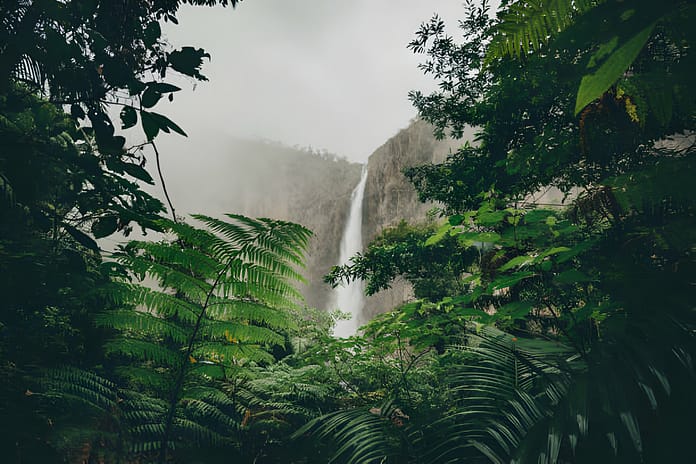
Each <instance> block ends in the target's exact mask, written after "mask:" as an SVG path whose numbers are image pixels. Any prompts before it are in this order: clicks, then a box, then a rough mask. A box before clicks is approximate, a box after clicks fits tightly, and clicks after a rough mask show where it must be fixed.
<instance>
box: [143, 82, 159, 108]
mask: <svg viewBox="0 0 696 464" xmlns="http://www.w3.org/2000/svg"><path fill="white" fill-rule="evenodd" d="M160 98H162V94H161V93H159V92H158V91H157V90H156V89H155V88H154V87H153V86H151V85H148V86H147V89H145V92H143V94H142V96H141V97H140V103H142V105H143V107H145V108H152V107H153V106H155V105H156V104H157V102H158V101H160Z"/></svg>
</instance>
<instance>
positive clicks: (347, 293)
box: [334, 165, 367, 338]
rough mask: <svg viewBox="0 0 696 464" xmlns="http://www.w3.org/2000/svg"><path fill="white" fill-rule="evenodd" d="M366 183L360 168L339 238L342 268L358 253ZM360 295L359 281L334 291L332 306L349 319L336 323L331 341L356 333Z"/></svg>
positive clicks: (359, 310)
mask: <svg viewBox="0 0 696 464" xmlns="http://www.w3.org/2000/svg"><path fill="white" fill-rule="evenodd" d="M366 182H367V165H363V168H362V174H361V175H360V182H358V185H357V186H356V187H355V189H354V190H353V193H351V195H350V212H349V214H348V222H346V228H345V230H344V231H343V237H342V238H341V253H340V255H339V265H341V266H342V265H344V264H346V263H347V262H348V261H349V260H350V258H351V257H352V256H355V254H356V253H359V252H361V251H362V210H363V198H364V197H365V184H366ZM364 291H365V284H364V282H363V281H362V280H353V281H352V282H351V283H350V284H348V285H341V286H339V287H336V291H335V306H337V307H338V308H339V309H340V310H341V311H343V312H347V313H350V315H351V318H350V320H347V321H337V322H336V327H335V328H334V336H335V337H338V338H346V337H350V336H351V335H355V332H357V330H358V323H359V319H360V317H361V316H362V310H363V305H364V301H365V294H364Z"/></svg>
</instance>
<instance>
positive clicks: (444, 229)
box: [425, 223, 452, 246]
mask: <svg viewBox="0 0 696 464" xmlns="http://www.w3.org/2000/svg"><path fill="white" fill-rule="evenodd" d="M451 230H452V226H451V225H450V224H449V223H446V224H444V225H442V226H441V227H440V228H439V229H438V230H437V232H436V233H435V234H434V235H432V236H430V237H429V238H428V240H426V241H425V246H430V245H435V244H436V243H440V242H441V241H442V240H443V239H444V238H445V237H446V236H448V235H449V234H450V231H451Z"/></svg>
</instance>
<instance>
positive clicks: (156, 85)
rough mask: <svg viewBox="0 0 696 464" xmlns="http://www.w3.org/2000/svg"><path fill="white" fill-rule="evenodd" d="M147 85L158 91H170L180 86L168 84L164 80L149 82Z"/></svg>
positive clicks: (176, 89) (177, 89)
mask: <svg viewBox="0 0 696 464" xmlns="http://www.w3.org/2000/svg"><path fill="white" fill-rule="evenodd" d="M148 85H149V86H150V87H152V88H153V89H155V90H156V91H157V92H159V93H171V92H178V91H179V90H181V87H177V86H176V85H172V84H168V83H166V82H150V83H148Z"/></svg>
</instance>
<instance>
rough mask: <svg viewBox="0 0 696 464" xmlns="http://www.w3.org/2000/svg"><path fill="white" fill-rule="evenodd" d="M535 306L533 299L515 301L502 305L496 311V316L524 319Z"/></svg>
mask: <svg viewBox="0 0 696 464" xmlns="http://www.w3.org/2000/svg"><path fill="white" fill-rule="evenodd" d="M533 308H534V304H533V303H532V302H531V301H513V302H511V303H508V304H506V305H503V306H501V307H500V308H499V309H498V311H496V316H498V317H509V318H511V319H513V320H515V319H524V318H525V317H526V316H527V314H529V311H531V310H532V309H533Z"/></svg>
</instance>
